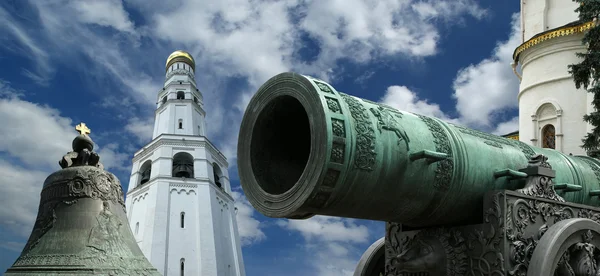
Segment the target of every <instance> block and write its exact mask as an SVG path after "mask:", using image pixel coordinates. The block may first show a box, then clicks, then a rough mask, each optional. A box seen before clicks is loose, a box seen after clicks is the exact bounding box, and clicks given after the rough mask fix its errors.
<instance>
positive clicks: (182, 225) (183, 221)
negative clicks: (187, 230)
mask: <svg viewBox="0 0 600 276" xmlns="http://www.w3.org/2000/svg"><path fill="white" fill-rule="evenodd" d="M179 220H180V222H179V223H180V224H181V225H180V226H181V228H184V227H185V212H181V214H180V215H179Z"/></svg>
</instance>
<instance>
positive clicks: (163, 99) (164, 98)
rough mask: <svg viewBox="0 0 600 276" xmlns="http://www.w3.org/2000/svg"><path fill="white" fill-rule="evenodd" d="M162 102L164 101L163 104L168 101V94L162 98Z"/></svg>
mask: <svg viewBox="0 0 600 276" xmlns="http://www.w3.org/2000/svg"><path fill="white" fill-rule="evenodd" d="M162 103H163V104H166V103H167V96H164V97H163V98H162Z"/></svg>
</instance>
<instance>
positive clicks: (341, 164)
mask: <svg viewBox="0 0 600 276" xmlns="http://www.w3.org/2000/svg"><path fill="white" fill-rule="evenodd" d="M238 170H239V175H240V181H241V184H242V187H243V189H244V192H245V194H246V197H247V198H248V200H249V201H250V202H251V204H252V205H253V206H254V208H256V209H257V210H258V211H259V212H261V213H262V214H264V215H266V216H269V217H275V218H290V219H306V218H309V217H311V216H313V215H316V214H318V215H329V216H338V217H348V218H360V219H369V220H379V221H385V222H386V233H385V238H384V239H383V240H379V241H378V242H376V243H375V244H374V245H373V246H371V247H370V248H369V249H368V250H367V252H365V255H364V256H363V258H362V259H361V261H360V262H359V265H358V267H357V271H356V274H355V275H357V276H358V275H365V276H367V275H368V276H370V275H376V276H378V275H380V274H381V275H411V276H422V275H428V276H437V275H530V276H533V275H577V276H579V275H600V270H599V263H600V224H598V223H599V222H600V208H596V207H595V206H599V204H600V199H599V198H598V195H600V163H599V162H598V161H597V160H595V159H592V158H589V157H585V156H567V155H565V154H562V153H560V152H558V151H555V150H550V149H542V148H536V147H531V146H529V145H527V144H525V143H522V142H520V141H516V140H511V139H505V138H502V137H498V136H495V135H491V134H488V133H484V132H479V131H476V130H472V129H468V128H465V127H462V126H459V125H454V124H450V123H446V122H443V121H441V120H439V119H436V118H431V117H427V116H422V115H418V114H413V113H411V112H405V111H400V110H396V109H394V108H392V107H389V106H386V105H383V104H380V103H375V102H371V101H368V100H365V99H360V98H357V97H353V96H350V95H347V94H344V93H342V92H339V91H337V90H336V89H335V88H334V87H332V86H331V85H329V84H328V83H326V82H324V81H322V80H318V79H315V78H312V77H308V76H303V75H299V74H294V73H283V74H280V75H277V76H275V77H273V78H271V79H270V80H269V81H267V82H266V83H265V84H264V85H263V86H262V87H261V88H260V89H259V91H258V92H257V93H256V95H255V96H254V97H253V98H252V100H251V101H250V103H249V105H248V107H247V109H246V113H245V114H244V118H243V120H242V125H241V129H240V139H239V142H238Z"/></svg>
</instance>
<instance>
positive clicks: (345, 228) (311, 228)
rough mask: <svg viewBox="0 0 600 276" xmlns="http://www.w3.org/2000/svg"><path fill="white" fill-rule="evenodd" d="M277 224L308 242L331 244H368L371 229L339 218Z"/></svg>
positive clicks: (351, 220) (315, 217) (288, 220)
mask: <svg viewBox="0 0 600 276" xmlns="http://www.w3.org/2000/svg"><path fill="white" fill-rule="evenodd" d="M277 224H278V225H279V226H281V227H283V228H285V229H287V230H291V231H297V232H299V233H300V234H302V236H303V237H304V238H305V239H306V240H309V241H310V240H314V239H318V240H322V241H331V242H347V241H351V242H357V243H362V242H366V241H367V240H368V238H369V229H368V228H367V227H366V226H364V225H359V224H356V223H355V220H353V219H343V218H338V217H328V216H314V217H312V218H309V219H307V220H290V219H286V220H279V221H277Z"/></svg>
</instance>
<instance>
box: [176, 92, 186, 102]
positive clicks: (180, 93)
mask: <svg viewBox="0 0 600 276" xmlns="http://www.w3.org/2000/svg"><path fill="white" fill-rule="evenodd" d="M177 99H178V100H183V99H185V92H183V91H177Z"/></svg>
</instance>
